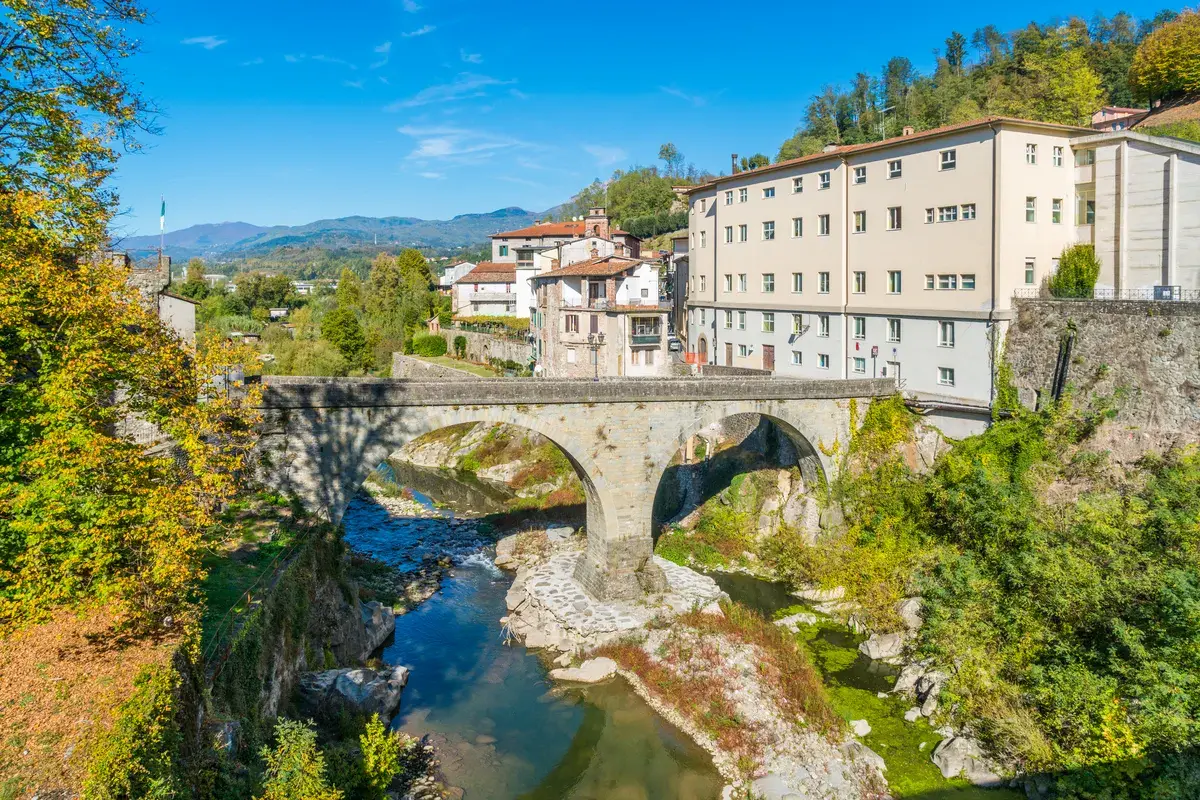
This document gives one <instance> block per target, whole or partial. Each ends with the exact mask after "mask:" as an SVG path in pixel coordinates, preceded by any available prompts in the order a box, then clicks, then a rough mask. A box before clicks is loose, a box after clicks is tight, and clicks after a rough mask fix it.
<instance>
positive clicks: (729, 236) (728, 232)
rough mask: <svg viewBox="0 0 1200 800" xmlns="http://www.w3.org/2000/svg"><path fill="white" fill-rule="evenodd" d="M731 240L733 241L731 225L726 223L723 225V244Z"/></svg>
mask: <svg viewBox="0 0 1200 800" xmlns="http://www.w3.org/2000/svg"><path fill="white" fill-rule="evenodd" d="M732 241H733V226H732V225H726V226H725V244H729V243H730V242H732Z"/></svg>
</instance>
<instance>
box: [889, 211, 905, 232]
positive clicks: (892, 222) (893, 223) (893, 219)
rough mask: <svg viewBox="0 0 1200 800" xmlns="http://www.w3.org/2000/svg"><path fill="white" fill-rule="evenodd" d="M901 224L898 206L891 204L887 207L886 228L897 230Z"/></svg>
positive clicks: (901, 219)
mask: <svg viewBox="0 0 1200 800" xmlns="http://www.w3.org/2000/svg"><path fill="white" fill-rule="evenodd" d="M901 224H903V218H902V216H901V213H900V206H892V207H890V208H889V209H888V230H889V231H898V230H900V226H901Z"/></svg>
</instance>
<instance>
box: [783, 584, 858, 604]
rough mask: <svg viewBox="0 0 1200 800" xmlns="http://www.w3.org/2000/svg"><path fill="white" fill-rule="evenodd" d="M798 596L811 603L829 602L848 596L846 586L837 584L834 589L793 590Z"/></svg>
mask: <svg viewBox="0 0 1200 800" xmlns="http://www.w3.org/2000/svg"><path fill="white" fill-rule="evenodd" d="M793 594H794V595H795V596H796V597H799V598H800V599H801V600H808V601H809V602H811V603H827V602H829V601H831V600H841V599H842V598H843V597H845V596H846V587H845V586H835V587H833V588H832V589H817V588H815V587H814V588H811V589H801V590H800V591H797V592H793Z"/></svg>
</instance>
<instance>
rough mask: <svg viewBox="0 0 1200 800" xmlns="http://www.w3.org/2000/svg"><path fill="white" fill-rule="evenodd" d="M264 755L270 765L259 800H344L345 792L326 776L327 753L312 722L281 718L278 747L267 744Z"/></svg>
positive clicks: (278, 729) (276, 744) (276, 734)
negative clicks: (331, 784) (322, 749)
mask: <svg viewBox="0 0 1200 800" xmlns="http://www.w3.org/2000/svg"><path fill="white" fill-rule="evenodd" d="M260 754H261V755H262V758H263V761H264V762H266V767H267V768H266V776H265V778H264V780H263V792H262V794H260V795H258V796H257V797H256V800H341V798H342V793H341V792H340V791H338V790H337V789H334V788H333V787H331V786H330V785H329V781H328V779H327V778H326V776H325V756H323V755H322V754H321V750H320V748H318V747H317V732H316V731H315V730H313V728H312V727H311V726H310V725H307V724H305V723H303V722H296V721H294V720H290V719H285V718H283V717H280V718H279V721H278V722H276V723H275V747H274V748H268V747H264V748H263V749H262V750H261V751H260Z"/></svg>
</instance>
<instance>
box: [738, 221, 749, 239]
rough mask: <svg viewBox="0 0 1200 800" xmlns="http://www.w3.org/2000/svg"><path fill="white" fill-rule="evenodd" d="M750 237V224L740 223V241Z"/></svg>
mask: <svg viewBox="0 0 1200 800" xmlns="http://www.w3.org/2000/svg"><path fill="white" fill-rule="evenodd" d="M749 238H750V226H749V225H738V241H739V242H744V241H746V240H748V239H749Z"/></svg>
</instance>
